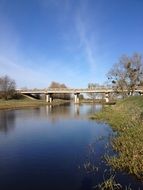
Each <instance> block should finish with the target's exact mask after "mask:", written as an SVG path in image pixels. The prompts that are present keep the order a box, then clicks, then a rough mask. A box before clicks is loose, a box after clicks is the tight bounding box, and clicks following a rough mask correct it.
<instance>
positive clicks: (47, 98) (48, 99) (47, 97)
mask: <svg viewBox="0 0 143 190" xmlns="http://www.w3.org/2000/svg"><path fill="white" fill-rule="evenodd" d="M45 99H46V102H50V95H49V94H46V96H45Z"/></svg>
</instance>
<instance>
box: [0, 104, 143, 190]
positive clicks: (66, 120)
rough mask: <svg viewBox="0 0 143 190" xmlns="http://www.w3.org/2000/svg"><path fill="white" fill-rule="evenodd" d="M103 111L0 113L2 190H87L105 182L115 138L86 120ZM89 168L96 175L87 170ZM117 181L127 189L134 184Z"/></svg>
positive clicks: (85, 108) (79, 108) (73, 107)
mask: <svg viewBox="0 0 143 190" xmlns="http://www.w3.org/2000/svg"><path fill="white" fill-rule="evenodd" d="M101 109H102V106H101V105H81V106H78V105H74V104H70V105H69V104H67V105H63V106H55V107H51V106H50V107H48V106H47V107H39V108H28V109H23V110H8V111H0V187H1V189H2V190H10V189H14V190H21V189H30V190H31V189H35V190H45V189H46V190H58V189H60V190H67V189H68V190H88V189H92V187H93V186H94V185H96V184H98V183H99V182H101V181H103V177H104V175H106V169H107V170H108V171H109V167H108V166H106V164H105V163H104V162H102V157H103V156H104V153H105V152H106V151H107V147H106V146H105V145H106V144H107V143H108V141H109V139H110V137H111V136H112V135H113V132H112V130H111V128H110V126H108V125H107V124H104V123H99V122H96V121H92V120H89V119H88V116H89V115H90V114H91V113H94V112H97V111H100V110H101ZM109 151H111V153H112V150H109ZM89 162H90V163H91V164H93V165H94V166H96V167H97V168H98V171H94V172H93V171H92V170H90V167H89V168H86V164H87V163H89ZM123 176H124V179H126V180H124V179H123ZM118 178H119V179H120V180H121V181H122V182H124V184H125V185H126V183H128V182H130V180H132V179H133V178H132V177H131V178H130V177H129V176H128V175H126V174H125V175H123V174H118ZM125 181H126V182H125ZM133 185H134V187H138V186H139V184H138V183H137V182H136V183H134V184H133Z"/></svg>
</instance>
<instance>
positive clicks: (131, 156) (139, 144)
mask: <svg viewBox="0 0 143 190" xmlns="http://www.w3.org/2000/svg"><path fill="white" fill-rule="evenodd" d="M92 119H98V120H102V121H103V120H104V121H106V122H108V123H109V124H110V125H111V126H112V128H113V130H115V131H117V136H116V137H115V138H113V139H112V147H113V148H114V150H116V151H117V152H118V156H115V157H111V156H107V157H106V160H107V162H108V164H110V165H111V166H113V167H114V168H115V169H119V170H124V171H127V172H128V173H130V174H133V175H135V176H136V177H137V178H139V179H141V180H143V97H141V96H140V97H130V98H128V99H126V100H124V101H121V102H119V103H118V104H117V105H115V106H114V107H109V108H105V109H104V110H103V111H102V112H100V113H98V114H96V115H94V116H92Z"/></svg>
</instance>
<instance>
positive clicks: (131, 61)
mask: <svg viewBox="0 0 143 190" xmlns="http://www.w3.org/2000/svg"><path fill="white" fill-rule="evenodd" d="M107 77H108V80H109V81H110V82H111V83H112V86H113V88H114V90H115V91H116V92H118V93H121V94H122V95H123V96H126V95H128V94H129V93H130V94H131V95H132V94H133V93H134V91H135V89H136V88H137V87H138V86H140V85H141V84H142V83H143V60H142V56H141V55H140V54H137V53H135V54H133V55H132V56H131V57H129V56H127V55H124V56H122V57H121V58H120V60H119V62H118V63H117V64H115V65H114V66H113V67H112V69H111V70H110V71H109V72H108V74H107Z"/></svg>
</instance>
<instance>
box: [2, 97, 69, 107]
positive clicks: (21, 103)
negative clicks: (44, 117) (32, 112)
mask: <svg viewBox="0 0 143 190" xmlns="http://www.w3.org/2000/svg"><path fill="white" fill-rule="evenodd" d="M65 102H66V101H64V100H55V101H53V102H52V104H50V103H47V102H46V101H44V100H30V99H28V98H23V99H19V100H14V99H13V100H8V101H6V100H0V110H4V109H20V108H27V107H39V106H44V105H53V106H54V105H59V104H63V103H65Z"/></svg>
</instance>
